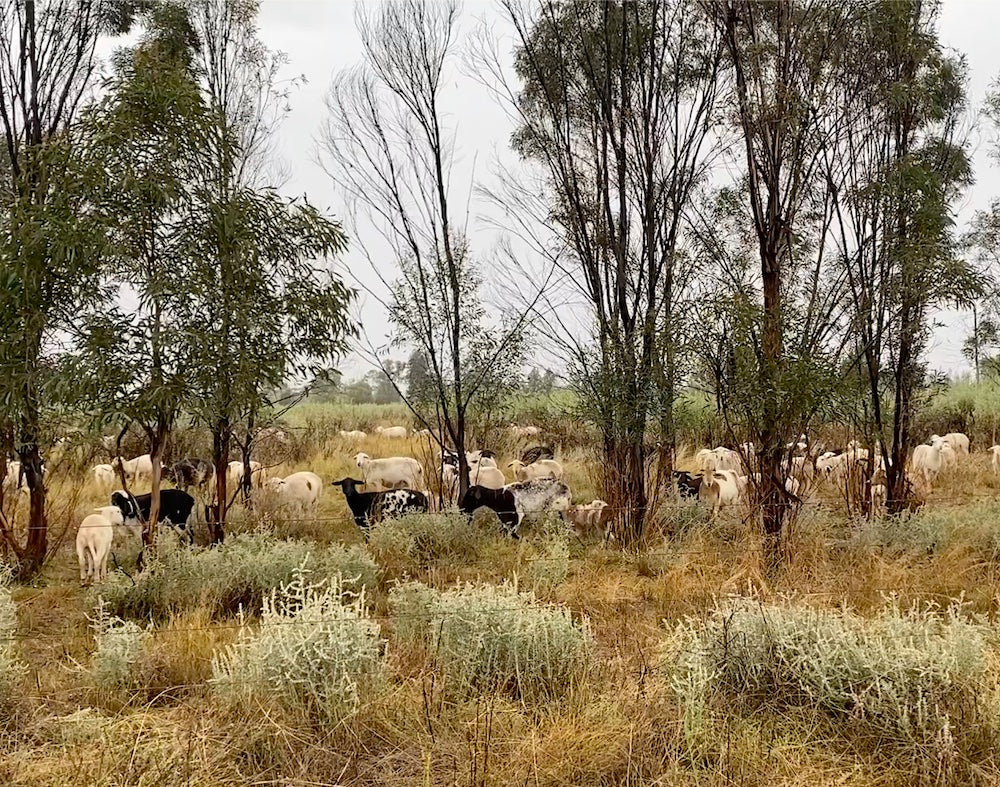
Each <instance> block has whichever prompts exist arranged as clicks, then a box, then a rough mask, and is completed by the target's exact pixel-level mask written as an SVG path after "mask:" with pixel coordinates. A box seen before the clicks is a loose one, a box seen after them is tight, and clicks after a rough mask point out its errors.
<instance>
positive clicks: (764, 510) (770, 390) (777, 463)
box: [758, 248, 786, 555]
mask: <svg viewBox="0 0 1000 787" xmlns="http://www.w3.org/2000/svg"><path fill="white" fill-rule="evenodd" d="M761 275H762V279H763V288H764V336H763V342H762V345H763V346H762V348H761V362H760V370H761V373H762V377H763V379H762V380H761V383H762V385H761V391H763V392H764V396H765V401H764V402H763V407H762V415H763V421H762V423H761V430H760V431H761V443H762V445H761V450H760V455H759V457H758V462H759V465H760V490H759V494H760V503H761V515H762V518H763V526H764V534H765V536H767V537H768V539H769V542H770V543H769V544H768V547H769V548H770V549H771V550H772V553H773V554H775V555H776V554H777V549H778V547H779V544H778V539H779V536H780V535H781V526H782V523H783V521H784V507H785V503H786V499H785V495H784V483H783V481H782V475H783V473H782V467H781V463H782V458H783V453H784V442H785V441H784V435H783V434H782V425H781V423H779V413H778V401H777V397H778V388H779V374H780V369H781V359H782V341H781V278H780V277H781V264H780V262H779V260H778V255H777V253H776V252H775V250H774V249H773V248H762V249H761Z"/></svg>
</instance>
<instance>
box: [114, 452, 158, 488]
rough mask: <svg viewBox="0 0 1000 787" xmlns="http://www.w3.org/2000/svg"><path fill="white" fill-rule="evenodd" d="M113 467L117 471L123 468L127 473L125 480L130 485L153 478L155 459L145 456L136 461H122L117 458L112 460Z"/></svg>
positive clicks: (135, 459)
mask: <svg viewBox="0 0 1000 787" xmlns="http://www.w3.org/2000/svg"><path fill="white" fill-rule="evenodd" d="M111 466H112V467H113V468H114V469H115V470H117V469H118V468H119V467H121V468H122V470H124V472H125V479H126V480H127V481H129V482H130V483H135V482H136V481H141V480H142V479H144V478H146V479H148V478H152V477H153V458H152V457H151V456H150V455H149V454H143V455H142V456H137V457H135V458H134V459H122V458H121V457H120V456H116V457H115V458H114V459H112V460H111Z"/></svg>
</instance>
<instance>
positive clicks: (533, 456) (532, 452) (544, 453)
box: [521, 445, 556, 465]
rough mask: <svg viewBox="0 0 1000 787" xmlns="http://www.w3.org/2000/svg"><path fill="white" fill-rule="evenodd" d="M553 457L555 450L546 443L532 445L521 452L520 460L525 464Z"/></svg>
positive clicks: (554, 456)
mask: <svg viewBox="0 0 1000 787" xmlns="http://www.w3.org/2000/svg"><path fill="white" fill-rule="evenodd" d="M555 458H556V455H555V452H554V451H553V450H552V449H551V448H550V447H549V446H547V445H534V446H532V447H531V448H529V449H528V450H527V451H525V452H524V453H523V454H521V461H522V462H524V464H526V465H530V464H534V463H535V462H537V461H538V460H539V459H555Z"/></svg>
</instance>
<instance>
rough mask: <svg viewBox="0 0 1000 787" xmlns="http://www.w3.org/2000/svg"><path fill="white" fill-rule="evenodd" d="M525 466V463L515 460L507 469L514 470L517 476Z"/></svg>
mask: <svg viewBox="0 0 1000 787" xmlns="http://www.w3.org/2000/svg"><path fill="white" fill-rule="evenodd" d="M524 466H525V465H524V462H522V461H521V460H520V459H515V460H514V461H513V462H511V463H510V464H509V465H507V467H509V468H510V469H511V470H513V471H514V473H515V474H516V473H517V472H518V471H519V470H520V469H521V468H522V467H524Z"/></svg>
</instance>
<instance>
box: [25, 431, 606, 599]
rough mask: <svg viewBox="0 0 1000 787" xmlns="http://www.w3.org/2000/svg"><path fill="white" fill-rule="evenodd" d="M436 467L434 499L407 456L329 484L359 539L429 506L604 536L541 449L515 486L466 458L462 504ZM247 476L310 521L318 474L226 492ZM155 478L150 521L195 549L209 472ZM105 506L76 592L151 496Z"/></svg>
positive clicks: (83, 535) (135, 462)
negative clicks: (551, 520)
mask: <svg viewBox="0 0 1000 787" xmlns="http://www.w3.org/2000/svg"><path fill="white" fill-rule="evenodd" d="M518 429H519V430H521V431H519V432H518V436H531V435H534V434H537V431H528V430H533V429H535V428H534V427H519V428H518ZM376 433H377V434H378V435H379V436H380V437H383V438H387V439H395V438H402V437H408V436H409V432H408V430H406V429H405V427H386V428H381V427H380V428H378V429H377V430H376ZM414 434H417V433H414ZM362 436H363V433H359V432H342V433H341V437H343V438H345V439H348V440H350V439H359V438H360V437H362ZM439 458H440V462H439V463H438V466H437V471H436V476H437V478H436V480H437V482H438V484H437V485H438V487H439V489H440V493H439V495H438V496H437V498H435V496H434V495H432V494H431V492H430V491H429V490H428V484H427V482H426V479H425V477H424V476H425V473H424V467H423V465H422V464H421V463H420V462H419V461H418V460H416V459H414V458H412V457H408V456H391V457H382V458H372V457H371V456H369V455H368V454H366V453H363V452H359V453H357V454H356V455H355V456H354V464H355V466H356V467H357V468H358V470H359V473H358V474H359V475H360V476H361V478H352V477H345V478H342V479H339V480H336V481H332V482H331V483H332V485H333V486H336V487H339V488H340V490H341V491H342V492H343V494H344V497H345V499H346V502H347V506H348V508H349V509H350V511H351V516H352V518H353V519H354V522H355V524H356V525H357V526H358V528H359V529H360V530H361V532H362V533H363V534H364V535H365V537H366V538H367V537H368V534H369V533H370V530H371V528H372V527H373V526H374V525H376V524H378V523H379V522H381V521H383V520H385V519H388V518H395V517H400V516H403V515H405V514H411V513H426V512H428V511H429V510H431V509H432V507H434V504H435V503H440V504H441V505H443V506H444V507H454V506H457V508H458V510H459V511H460V512H461V513H463V514H466V515H468V516H472V514H473V513H475V511H477V510H479V509H480V508H487V509H490V510H492V511H493V512H495V514H496V516H497V518H498V519H499V521H500V522H501V524H502V525H503V526H504V528H505V529H506V531H507V532H508V533H509V534H510V535H511V536H512V537H514V538H517V537H518V528H519V526H520V524H521V522H522V521H523V520H524V518H525V517H527V516H533V515H537V514H540V513H543V512H546V511H554V512H558V513H559V514H561V515H562V516H563V517H564V518H565V519H566V520H567V521H568V522H569V524H570V526H571V527H572V529H573V531H574V532H575V533H576V534H577V535H578V536H580V537H581V538H583V537H586V536H588V535H591V534H593V533H598V534H600V535H602V536H603V535H605V534H606V529H607V522H608V518H609V517H608V513H609V512H608V511H607V504H606V503H604V502H603V501H600V500H594V501H592V502H591V503H588V504H586V505H576V506H574V505H571V499H572V498H571V492H570V488H569V486H568V485H567V484H566V483H565V481H564V480H563V475H564V473H563V467H562V465H561V464H560V463H559V462H558V461H556V459H555V457H554V453H553V451H552V449H551V448H549V447H547V446H534V447H533V448H530V449H528V450H527V451H525V452H524V453H523V454H522V455H521V457H520V458H519V459H515V460H514V461H512V462H510V464H509V465H508V466H507V467H508V470H509V471H510V473H511V475H512V476H513V480H512V481H510V482H508V479H507V477H506V476H505V474H504V472H503V471H502V470H501V469H500V468H499V467H498V465H497V461H496V455H495V454H494V453H493V452H491V451H486V450H482V451H470V452H467V454H466V464H467V466H468V468H469V486H468V489H467V491H466V492H465V493H464V494H463V495H461V496H459V495H458V491H459V482H458V481H459V461H458V455H457V454H456V453H454V452H451V451H449V450H447V449H444V450H441V451H440V452H439ZM11 464H12V465H13V464H15V463H11ZM152 470H153V463H152V459H151V457H150V456H149V454H143V455H142V456H138V457H135V458H133V459H122V458H121V457H118V458H116V459H114V460H113V461H112V462H111V463H109V464H98V465H95V466H93V467H92V468H91V470H90V475H91V479H92V480H93V482H95V483H96V484H98V485H99V486H100V487H102V488H104V489H105V491H110V490H111V489H112V488H113V487H114V486H115V485H117V484H119V482H120V479H121V478H124V479H125V481H126V482H127V483H126V486H127V487H131V488H134V487H136V486H139V485H141V484H143V483H144V482H148V481H149V479H150V478H151V476H152ZM11 472H13V473H17V472H18V469H17V468H16V467H11V469H10V471H9V473H11ZM247 474H249V482H250V487H251V489H252V490H253V494H254V496H255V497H256V498H257V499H259V500H270V502H271V503H273V504H274V505H275V506H276V507H280V508H281V509H282V510H290V511H292V512H294V513H295V514H296V515H298V516H302V517H303V518H314V517H315V516H316V512H317V509H318V505H319V502H320V498H321V496H322V491H323V487H324V483H323V481H322V479H321V478H320V477H319V475H317V474H316V473H313V472H311V471H299V472H295V473H292V474H290V475H287V476H284V477H278V476H269V474H268V472H267V468H265V467H264V466H263V465H262V464H261V463H259V462H250V463H249V465H247V466H244V464H243V463H242V462H230V463H229V465H228V467H227V468H226V484H227V488H228V489H231V490H237V489H239V488H240V487H241V486H242V484H243V481H244V479H245V477H246V475H247ZM162 477H163V478H164V479H166V480H167V481H170V482H171V483H173V484H174V487H175V488H165V489H162V490H161V492H160V509H159V516H158V519H159V521H160V522H161V523H163V524H165V525H168V526H170V527H172V528H173V529H175V530H176V531H178V533H179V534H180V535H181V537H182V539H184V540H186V541H187V542H189V543H190V542H192V541H193V537H192V532H191V526H192V525H193V522H192V514H193V512H194V511H195V502H196V496H197V497H198V498H200V499H201V500H202V502H204V503H206V504H208V503H210V502H212V501H213V500H214V498H215V494H216V483H215V480H216V478H215V472H214V468H213V467H212V464H211V463H210V462H208V461H206V460H204V459H190V458H189V459H182V460H180V461H178V462H175V463H174V464H173V465H171V466H165V467H163V468H162ZM11 481H12V485H13V486H16V485H18V484H23V479H21V478H18V477H12V478H11ZM22 488H23V486H22ZM110 500H111V504H110V505H108V506H103V507H101V508H99V509H97V510H96V511H94V512H93V513H91V514H89V515H88V516H87V517H86V518H85V519H84V521H83V522H82V523H81V525H80V528H79V530H78V533H77V542H76V547H77V557H78V560H79V566H80V579H81V581H83V582H87V581H94V580H96V581H102V580H103V579H104V578H105V576H106V571H107V559H108V554H109V553H110V549H111V543H112V541H113V538H114V533H115V531H116V529H118V530H124V531H126V532H129V533H132V534H134V535H139V534H141V532H142V528H143V527H144V526H145V523H146V522H147V521H148V519H149V517H150V513H151V505H152V496H151V495H150V494H149V493H147V494H141V495H135V494H132V493H131V492H129V491H127V490H125V489H119V490H116V491H113V492H111V494H110Z"/></svg>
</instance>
